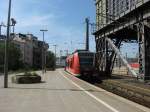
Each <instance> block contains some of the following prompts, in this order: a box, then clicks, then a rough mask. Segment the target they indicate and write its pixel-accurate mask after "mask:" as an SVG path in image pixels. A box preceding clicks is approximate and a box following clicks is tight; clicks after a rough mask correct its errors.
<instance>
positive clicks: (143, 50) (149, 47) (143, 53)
mask: <svg viewBox="0 0 150 112" xmlns="http://www.w3.org/2000/svg"><path fill="white" fill-rule="evenodd" d="M145 21H146V20H145ZM138 42H139V64H140V67H139V76H138V78H139V80H142V81H146V80H150V27H149V26H148V23H147V22H141V23H139V24H138Z"/></svg>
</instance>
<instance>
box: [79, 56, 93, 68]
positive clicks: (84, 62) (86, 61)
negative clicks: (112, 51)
mask: <svg viewBox="0 0 150 112" xmlns="http://www.w3.org/2000/svg"><path fill="white" fill-rule="evenodd" d="M79 59H80V65H81V66H93V61H94V53H79Z"/></svg>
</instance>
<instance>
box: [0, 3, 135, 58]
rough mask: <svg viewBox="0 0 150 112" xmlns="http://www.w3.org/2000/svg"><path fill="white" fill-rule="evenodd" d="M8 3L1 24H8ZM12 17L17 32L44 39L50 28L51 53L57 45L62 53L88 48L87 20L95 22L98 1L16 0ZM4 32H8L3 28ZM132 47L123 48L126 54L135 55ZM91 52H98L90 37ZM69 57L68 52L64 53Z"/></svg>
mask: <svg viewBox="0 0 150 112" xmlns="http://www.w3.org/2000/svg"><path fill="white" fill-rule="evenodd" d="M7 12H8V0H1V3H0V22H1V21H3V22H4V23H5V24H6V22H7ZM11 17H12V18H15V19H16V21H17V24H16V30H15V32H16V33H24V34H27V33H32V34H33V35H35V36H37V37H38V38H39V40H42V32H40V29H47V30H48V32H46V33H45V41H46V42H47V43H49V45H50V48H49V49H50V50H52V51H54V46H53V45H54V44H56V45H58V47H57V54H58V55H59V51H60V50H63V51H64V50H69V52H70V53H71V52H73V51H74V50H75V49H83V48H84V47H85V45H84V44H83V43H85V18H86V17H88V18H89V19H90V22H91V23H93V22H95V2H94V0H12V13H11ZM3 33H4V34H6V30H5V29H4V28H3ZM129 48H130V46H129V45H126V46H125V47H123V51H124V52H123V54H125V53H126V52H129V55H130V56H134V54H135V53H133V52H132V50H131V49H130V51H129ZM90 50H91V51H95V39H94V36H92V35H91V36H90ZM64 54H65V52H64Z"/></svg>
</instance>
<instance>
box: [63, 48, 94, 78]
mask: <svg viewBox="0 0 150 112" xmlns="http://www.w3.org/2000/svg"><path fill="white" fill-rule="evenodd" d="M93 62H94V53H92V52H90V51H86V50H76V51H75V52H74V53H73V54H72V55H70V56H68V57H67V59H66V68H65V69H66V71H68V72H70V73H72V74H73V75H75V76H81V75H91V74H92V73H93V72H94V63H93Z"/></svg>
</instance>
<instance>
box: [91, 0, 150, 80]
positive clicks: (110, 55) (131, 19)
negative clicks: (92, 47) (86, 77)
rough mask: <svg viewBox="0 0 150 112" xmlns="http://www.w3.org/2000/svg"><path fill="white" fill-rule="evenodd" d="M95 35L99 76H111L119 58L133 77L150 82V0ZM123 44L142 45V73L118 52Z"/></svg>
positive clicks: (97, 31)
mask: <svg viewBox="0 0 150 112" xmlns="http://www.w3.org/2000/svg"><path fill="white" fill-rule="evenodd" d="M99 16H101V15H99ZM93 34H94V35H95V40H96V68H97V70H98V71H99V72H100V74H104V75H108V76H110V75H111V74H112V70H113V67H114V61H115V59H116V56H119V57H120V58H121V59H122V61H123V62H124V64H125V65H126V66H127V68H128V70H129V71H130V72H131V73H132V75H134V76H136V77H137V78H138V79H140V80H143V81H145V80H149V79H150V0H142V2H140V3H138V4H137V5H136V6H135V7H133V8H132V9H129V10H127V11H125V12H124V13H123V14H121V15H120V16H119V17H116V18H115V19H114V20H113V21H112V22H111V23H108V24H106V25H103V27H101V28H96V30H95V31H94V33H93ZM124 41H137V42H138V44H139V64H140V68H139V74H136V73H135V72H134V71H133V70H132V68H131V67H130V65H129V64H128V62H127V61H126V60H125V59H124V58H123V57H122V56H121V53H120V52H119V48H120V46H121V43H122V42H124Z"/></svg>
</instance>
